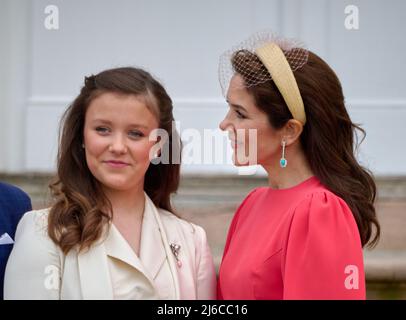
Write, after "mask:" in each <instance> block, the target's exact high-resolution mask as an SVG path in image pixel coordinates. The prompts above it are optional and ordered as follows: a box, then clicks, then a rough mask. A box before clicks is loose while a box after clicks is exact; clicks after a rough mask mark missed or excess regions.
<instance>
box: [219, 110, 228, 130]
mask: <svg viewBox="0 0 406 320" xmlns="http://www.w3.org/2000/svg"><path fill="white" fill-rule="evenodd" d="M228 114H229V112H227V114H226V116H225V117H224V119H223V121H221V122H220V124H219V128H220V129H221V130H223V131H225V130H227V128H228V127H230V125H231V123H230V121H229V120H228Z"/></svg>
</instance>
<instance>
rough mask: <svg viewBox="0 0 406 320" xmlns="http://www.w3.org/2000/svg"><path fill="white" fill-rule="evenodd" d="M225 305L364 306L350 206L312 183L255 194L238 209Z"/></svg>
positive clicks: (223, 270) (222, 293) (221, 285)
mask: <svg viewBox="0 0 406 320" xmlns="http://www.w3.org/2000/svg"><path fill="white" fill-rule="evenodd" d="M218 298H219V299H236V300H240V299H365V275H364V265H363V254H362V246H361V240H360V235H359V232H358V228H357V224H356V222H355V219H354V217H353V215H352V212H351V210H350V209H349V207H348V206H347V204H346V203H345V202H344V201H343V200H342V199H341V198H340V197H338V196H336V195H335V194H333V193H332V192H330V191H329V190H327V189H326V187H324V186H323V185H322V184H321V183H320V181H319V180H318V179H317V178H316V177H311V178H309V179H307V180H305V181H304V182H302V183H300V184H299V185H297V186H294V187H292V188H288V189H279V190H277V189H271V188H268V187H262V188H257V189H255V190H254V191H252V192H251V193H250V194H249V195H248V196H247V197H246V198H245V200H244V201H243V203H242V204H241V205H240V207H239V208H238V210H237V212H236V214H235V216H234V218H233V221H232V223H231V225H230V229H229V232H228V237H227V242H226V245H225V249H224V255H223V260H222V263H221V266H220V271H219V279H218Z"/></svg>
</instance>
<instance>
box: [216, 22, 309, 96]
mask: <svg viewBox="0 0 406 320" xmlns="http://www.w3.org/2000/svg"><path fill="white" fill-rule="evenodd" d="M268 43H275V44H277V45H278V46H279V47H280V48H281V49H282V51H283V53H284V54H285V57H286V60H287V61H288V63H289V65H290V68H291V69H292V71H295V70H297V69H299V68H301V67H302V66H303V65H305V64H306V62H307V60H308V56H309V52H308V50H307V49H306V47H305V45H304V43H303V42H301V41H299V40H296V39H289V38H283V37H280V36H278V35H276V34H275V33H273V32H272V31H269V30H263V31H260V32H257V33H255V34H253V35H251V36H250V37H249V38H248V39H246V40H244V41H242V42H241V43H239V44H237V45H235V46H233V47H232V48H231V49H229V50H227V51H225V52H224V53H223V54H222V55H221V56H220V61H219V69H218V74H219V81H220V86H221V89H222V92H223V95H224V96H226V94H227V90H228V86H229V84H230V80H231V78H232V76H233V75H234V74H235V73H236V72H237V73H239V74H240V75H241V76H242V77H243V78H244V80H245V86H246V87H251V86H255V85H257V84H260V83H264V82H266V81H269V80H271V79H272V76H271V74H270V73H269V71H268V70H267V68H266V67H265V66H264V64H263V63H262V62H261V60H260V59H259V58H258V56H257V54H256V50H257V49H258V48H261V47H263V46H264V45H266V44H268ZM248 60H249V61H248ZM247 62H249V63H247ZM248 65H250V66H251V67H250V68H247V67H246V66H248Z"/></svg>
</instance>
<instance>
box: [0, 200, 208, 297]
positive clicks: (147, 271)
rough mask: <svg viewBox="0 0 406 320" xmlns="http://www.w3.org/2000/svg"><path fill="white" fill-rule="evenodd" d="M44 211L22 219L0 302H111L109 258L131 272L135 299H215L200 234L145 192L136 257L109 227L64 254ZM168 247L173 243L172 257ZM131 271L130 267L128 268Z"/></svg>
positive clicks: (111, 287) (193, 226) (199, 231)
mask: <svg viewBox="0 0 406 320" xmlns="http://www.w3.org/2000/svg"><path fill="white" fill-rule="evenodd" d="M48 213H49V209H44V210H36V211H31V212H28V213H26V214H25V215H24V217H23V218H22V219H21V221H20V223H19V225H18V227H17V232H16V236H15V244H14V247H13V250H12V252H11V255H10V257H9V260H8V263H7V267H6V273H5V280H4V298H5V299H114V298H115V296H114V289H113V285H112V278H111V269H109V260H108V259H111V258H113V259H118V261H119V262H120V263H123V264H122V265H123V266H125V267H126V268H129V270H130V272H133V274H132V273H131V277H132V278H131V279H134V280H131V282H133V281H134V284H132V283H127V284H128V285H133V286H135V287H136V290H135V291H136V292H138V294H135V295H133V298H134V299H215V297H216V274H215V269H214V264H213V259H212V255H211V253H210V249H209V246H208V243H207V239H206V233H205V231H204V230H203V229H202V228H201V227H199V226H196V225H194V224H192V223H189V222H186V221H184V220H182V219H179V218H178V217H176V216H175V215H173V214H172V213H170V212H168V211H165V210H162V209H158V208H156V207H155V205H154V204H153V202H152V200H151V199H150V198H149V197H148V196H147V195H146V194H145V209H144V218H143V222H142V231H141V243H140V256H139V257H138V256H137V255H136V254H135V253H134V252H133V251H132V250H131V247H130V246H129V245H128V244H127V245H123V241H124V238H121V239H120V236H121V234H120V233H119V232H118V230H117V229H115V227H114V225H111V226H110V229H109V232H106V233H107V234H106V236H105V237H103V239H100V240H99V241H98V242H97V243H96V244H94V245H93V246H92V247H91V248H90V249H89V250H87V251H84V252H81V253H78V251H77V250H76V249H73V250H71V251H70V252H69V253H68V254H67V255H64V254H63V252H62V251H61V250H60V248H59V247H58V246H56V245H55V244H54V243H53V241H52V240H51V239H50V238H49V237H48V235H47V217H48ZM171 244H172V245H178V246H180V247H179V250H178V256H177V259H176V257H175V254H174V252H173V250H172V249H171ZM131 268H133V269H131Z"/></svg>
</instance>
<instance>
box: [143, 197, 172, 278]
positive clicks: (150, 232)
mask: <svg viewBox="0 0 406 320" xmlns="http://www.w3.org/2000/svg"><path fill="white" fill-rule="evenodd" d="M144 208H145V209H144V218H143V222H142V231H141V244H140V245H141V247H140V259H141V261H142V263H143V265H144V266H145V268H146V269H147V270H148V273H149V275H150V276H151V277H152V279H155V278H156V276H157V275H158V272H159V270H160V269H161V267H162V264H163V263H164V262H165V260H166V252H165V246H164V242H163V239H162V235H161V232H160V229H159V225H158V222H157V220H156V216H158V217H159V215H158V212H157V209H156V207H155V205H154V204H153V202H152V200H151V199H150V198H149V197H148V195H147V194H145V207H144Z"/></svg>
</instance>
